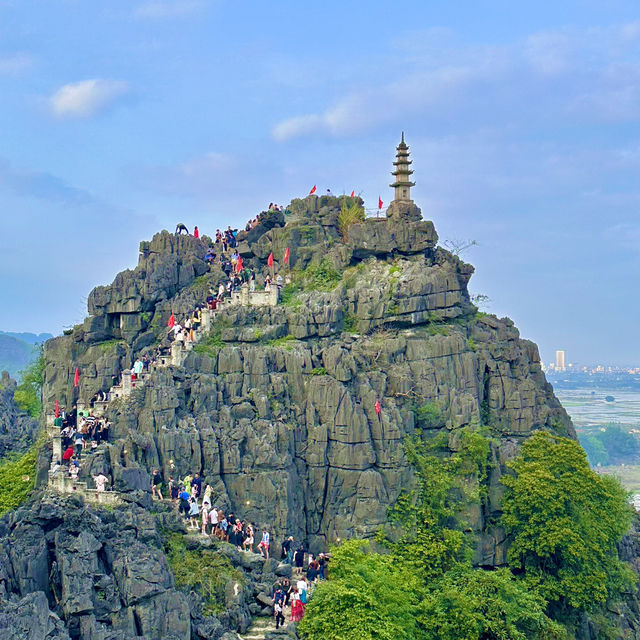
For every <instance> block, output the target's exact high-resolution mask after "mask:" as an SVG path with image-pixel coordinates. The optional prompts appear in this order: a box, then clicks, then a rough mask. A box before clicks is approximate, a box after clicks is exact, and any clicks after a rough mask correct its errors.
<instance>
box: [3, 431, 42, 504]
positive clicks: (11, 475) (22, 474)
mask: <svg viewBox="0 0 640 640" xmlns="http://www.w3.org/2000/svg"><path fill="white" fill-rule="evenodd" d="M44 441H45V436H44V433H41V434H40V436H39V437H38V439H37V440H36V441H35V442H34V443H33V444H32V445H31V446H30V447H29V449H28V450H27V451H26V452H25V453H23V454H22V455H16V454H9V455H8V456H6V457H5V458H3V459H2V460H0V516H1V515H3V514H5V513H6V512H7V511H12V510H13V509H16V508H17V507H19V506H20V505H21V504H22V503H23V502H24V501H25V500H27V498H29V496H30V495H31V493H32V492H33V490H34V488H35V486H36V475H37V473H38V468H37V466H38V452H39V451H40V449H41V448H42V446H43V444H44Z"/></svg>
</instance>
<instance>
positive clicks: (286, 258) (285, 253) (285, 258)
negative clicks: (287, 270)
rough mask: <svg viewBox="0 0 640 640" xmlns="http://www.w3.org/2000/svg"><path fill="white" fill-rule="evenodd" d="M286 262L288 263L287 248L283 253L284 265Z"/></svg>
mask: <svg viewBox="0 0 640 640" xmlns="http://www.w3.org/2000/svg"><path fill="white" fill-rule="evenodd" d="M287 262H289V247H287V248H286V250H285V252H284V263H285V264H287Z"/></svg>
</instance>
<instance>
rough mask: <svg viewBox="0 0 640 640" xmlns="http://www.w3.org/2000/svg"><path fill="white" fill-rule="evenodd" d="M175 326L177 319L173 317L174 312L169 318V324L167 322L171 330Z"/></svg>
mask: <svg viewBox="0 0 640 640" xmlns="http://www.w3.org/2000/svg"><path fill="white" fill-rule="evenodd" d="M175 325H176V317H175V316H174V315H173V311H172V312H171V315H170V316H169V322H167V327H169V329H173V327H175Z"/></svg>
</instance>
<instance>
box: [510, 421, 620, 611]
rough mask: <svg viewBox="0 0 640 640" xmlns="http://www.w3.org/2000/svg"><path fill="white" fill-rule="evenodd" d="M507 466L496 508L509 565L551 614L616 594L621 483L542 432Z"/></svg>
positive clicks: (571, 445)
mask: <svg viewBox="0 0 640 640" xmlns="http://www.w3.org/2000/svg"><path fill="white" fill-rule="evenodd" d="M510 467H511V468H512V469H513V471H515V475H510V476H505V477H504V478H503V480H502V482H503V484H504V485H506V486H507V488H508V491H507V493H506V495H505V497H504V500H503V504H502V507H503V510H504V517H503V521H504V524H505V526H506V529H507V532H508V533H510V534H511V535H513V544H512V545H511V547H510V549H509V563H510V565H511V567H512V568H513V569H515V570H517V571H519V572H524V577H525V580H526V582H527V583H528V584H529V585H530V586H531V587H532V588H535V589H536V590H537V591H538V592H539V593H540V594H541V595H542V596H543V597H544V598H545V599H547V600H548V601H549V603H550V604H551V606H552V610H553V611H554V613H556V615H562V614H563V613H565V612H566V610H567V609H568V608H573V609H580V610H585V611H589V610H591V609H593V608H594V607H595V606H597V605H601V604H603V603H605V602H607V600H609V599H610V598H611V597H612V596H615V595H617V594H619V593H620V591H621V590H622V589H623V588H624V587H625V586H626V585H627V583H628V581H629V577H630V574H629V569H628V567H627V566H626V565H625V564H624V563H622V562H621V561H620V560H619V559H618V552H617V545H618V543H619V542H620V540H621V539H622V537H623V536H624V535H625V533H626V532H627V531H628V530H629V526H630V524H631V516H632V511H631V508H630V507H629V506H628V505H627V502H626V493H625V491H624V489H623V488H622V487H621V485H620V483H619V482H618V481H617V480H616V479H615V478H613V477H611V476H603V475H598V474H597V473H595V472H594V471H593V470H592V469H591V468H590V467H589V464H588V462H587V458H586V455H585V453H584V451H583V450H582V448H581V447H580V445H579V444H578V443H577V442H575V441H573V440H569V439H568V438H561V437H558V436H553V435H551V434H549V433H546V432H539V433H536V434H534V435H533V436H532V437H531V438H529V440H527V442H525V443H524V445H523V446H522V450H521V453H520V455H519V456H518V458H516V460H514V461H513V462H512V463H511V464H510Z"/></svg>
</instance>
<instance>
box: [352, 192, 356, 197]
mask: <svg viewBox="0 0 640 640" xmlns="http://www.w3.org/2000/svg"><path fill="white" fill-rule="evenodd" d="M355 195H356V192H355V190H354V191H352V192H351V197H352V198H353V196H355Z"/></svg>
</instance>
